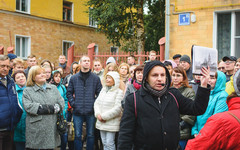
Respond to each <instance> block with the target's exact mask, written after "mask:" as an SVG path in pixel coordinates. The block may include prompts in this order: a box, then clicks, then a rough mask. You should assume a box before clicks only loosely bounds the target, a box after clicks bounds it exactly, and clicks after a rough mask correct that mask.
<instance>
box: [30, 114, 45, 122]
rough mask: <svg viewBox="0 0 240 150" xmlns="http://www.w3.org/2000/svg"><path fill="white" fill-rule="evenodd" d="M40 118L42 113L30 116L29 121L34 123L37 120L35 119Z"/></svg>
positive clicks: (38, 119)
mask: <svg viewBox="0 0 240 150" xmlns="http://www.w3.org/2000/svg"><path fill="white" fill-rule="evenodd" d="M40 120H42V115H38V116H34V117H30V123H34V122H37V121H40Z"/></svg>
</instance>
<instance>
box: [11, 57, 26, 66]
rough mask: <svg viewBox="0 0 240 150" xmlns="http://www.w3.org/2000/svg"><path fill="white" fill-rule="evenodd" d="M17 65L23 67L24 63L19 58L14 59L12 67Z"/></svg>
mask: <svg viewBox="0 0 240 150" xmlns="http://www.w3.org/2000/svg"><path fill="white" fill-rule="evenodd" d="M17 64H20V65H23V66H24V61H23V60H22V59H21V58H15V59H14V60H13V66H16V65H17Z"/></svg>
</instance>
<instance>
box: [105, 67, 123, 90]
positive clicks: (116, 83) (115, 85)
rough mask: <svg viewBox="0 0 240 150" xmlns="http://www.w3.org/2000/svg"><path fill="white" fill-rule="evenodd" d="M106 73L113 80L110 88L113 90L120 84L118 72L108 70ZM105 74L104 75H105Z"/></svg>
mask: <svg viewBox="0 0 240 150" xmlns="http://www.w3.org/2000/svg"><path fill="white" fill-rule="evenodd" d="M107 75H109V76H111V77H112V78H113V80H114V82H115V84H114V86H113V87H112V88H111V90H115V89H117V88H119V85H120V75H119V73H118V72H116V71H110V72H108V73H107ZM107 75H106V76H107ZM105 87H106V85H105Z"/></svg>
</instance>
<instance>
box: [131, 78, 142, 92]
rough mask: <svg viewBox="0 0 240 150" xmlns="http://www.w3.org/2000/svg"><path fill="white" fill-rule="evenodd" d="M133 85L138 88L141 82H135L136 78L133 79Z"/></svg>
mask: <svg viewBox="0 0 240 150" xmlns="http://www.w3.org/2000/svg"><path fill="white" fill-rule="evenodd" d="M133 86H134V87H135V88H136V89H137V90H139V89H140V87H141V86H142V84H141V83H139V82H137V81H136V80H134V81H133Z"/></svg>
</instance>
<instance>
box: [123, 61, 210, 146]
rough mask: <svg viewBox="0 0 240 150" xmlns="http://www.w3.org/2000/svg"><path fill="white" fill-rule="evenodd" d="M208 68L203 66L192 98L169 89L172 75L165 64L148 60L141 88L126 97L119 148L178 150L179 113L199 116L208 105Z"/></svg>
mask: <svg viewBox="0 0 240 150" xmlns="http://www.w3.org/2000/svg"><path fill="white" fill-rule="evenodd" d="M209 70H210V69H206V68H204V67H203V68H202V78H201V86H199V88H198V92H197V95H196V98H195V100H194V101H193V100H191V99H188V98H186V97H184V96H182V94H181V93H180V92H179V91H178V90H177V89H175V88H169V87H170V84H171V77H170V74H169V72H168V69H167V68H166V67H165V66H164V64H163V63H161V62H160V61H152V62H148V63H146V65H145V67H144V71H143V80H142V86H141V88H140V89H139V90H138V91H137V92H135V93H132V94H129V95H128V96H127V97H126V102H125V108H124V112H123V116H122V120H121V123H120V131H119V139H118V150H140V149H144V150H160V149H171V150H173V149H177V147H178V141H179V138H180V131H179V121H180V114H188V115H200V114H203V113H204V112H205V110H206V108H207V105H208V100H209V95H210V87H209V86H207V83H208V80H209V78H210V75H209Z"/></svg>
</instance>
